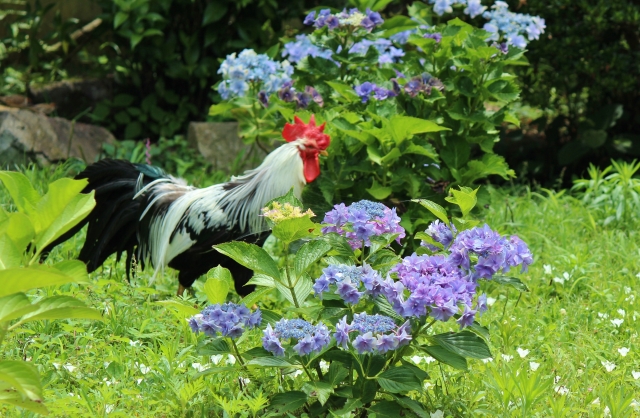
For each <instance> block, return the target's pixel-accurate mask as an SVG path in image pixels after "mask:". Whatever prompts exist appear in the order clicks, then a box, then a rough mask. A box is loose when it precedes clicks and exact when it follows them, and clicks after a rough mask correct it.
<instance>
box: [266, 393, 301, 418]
mask: <svg viewBox="0 0 640 418" xmlns="http://www.w3.org/2000/svg"><path fill="white" fill-rule="evenodd" d="M306 402H307V394H306V393H304V392H302V391H299V390H294V391H291V392H285V393H278V394H276V395H274V396H273V397H272V398H271V404H270V405H269V406H270V408H271V409H272V410H273V411H274V412H275V413H276V414H278V415H279V416H285V414H284V413H285V412H288V411H295V410H296V409H298V408H300V407H302V406H303V405H304V404H305V403H306Z"/></svg>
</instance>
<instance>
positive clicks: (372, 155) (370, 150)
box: [367, 145, 382, 165]
mask: <svg viewBox="0 0 640 418" xmlns="http://www.w3.org/2000/svg"><path fill="white" fill-rule="evenodd" d="M367 155H368V156H369V159H370V160H371V161H373V162H374V163H376V164H378V165H382V154H381V153H380V150H379V149H378V148H377V147H375V146H373V145H370V146H368V147H367Z"/></svg>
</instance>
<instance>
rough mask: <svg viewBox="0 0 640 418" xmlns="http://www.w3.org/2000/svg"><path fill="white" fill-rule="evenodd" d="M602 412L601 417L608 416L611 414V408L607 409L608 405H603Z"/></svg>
mask: <svg viewBox="0 0 640 418" xmlns="http://www.w3.org/2000/svg"><path fill="white" fill-rule="evenodd" d="M603 412H604V415H603V417H610V416H611V410H610V409H609V407H608V406H605V407H604V411H603Z"/></svg>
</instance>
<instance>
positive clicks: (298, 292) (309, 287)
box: [276, 275, 313, 306]
mask: <svg viewBox="0 0 640 418" xmlns="http://www.w3.org/2000/svg"><path fill="white" fill-rule="evenodd" d="M292 280H294V278H292ZM287 286H288V283H287V284H286V285H285V283H283V282H276V288H277V289H278V291H279V292H280V293H281V294H282V296H284V297H285V298H286V299H287V300H288V301H289V302H290V303H291V304H292V305H294V306H296V302H297V305H298V306H302V304H303V302H304V301H305V300H306V299H307V296H309V295H310V294H311V292H312V291H313V283H312V282H311V279H309V277H308V276H307V275H303V276H300V277H299V278H297V282H296V283H295V285H294V287H293V289H289V287H287ZM292 292H293V293H295V299H294V298H293V295H292Z"/></svg>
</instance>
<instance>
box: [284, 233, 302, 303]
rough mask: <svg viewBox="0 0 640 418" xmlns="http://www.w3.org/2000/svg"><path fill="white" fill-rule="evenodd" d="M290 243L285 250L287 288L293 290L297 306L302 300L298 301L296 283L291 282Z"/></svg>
mask: <svg viewBox="0 0 640 418" xmlns="http://www.w3.org/2000/svg"><path fill="white" fill-rule="evenodd" d="M288 254H289V245H285V250H284V272H285V275H286V277H287V289H289V291H290V292H291V299H293V305H294V306H295V307H296V308H299V307H300V302H298V298H297V297H296V292H295V290H294V287H295V283H291V275H290V274H289V256H288Z"/></svg>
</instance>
